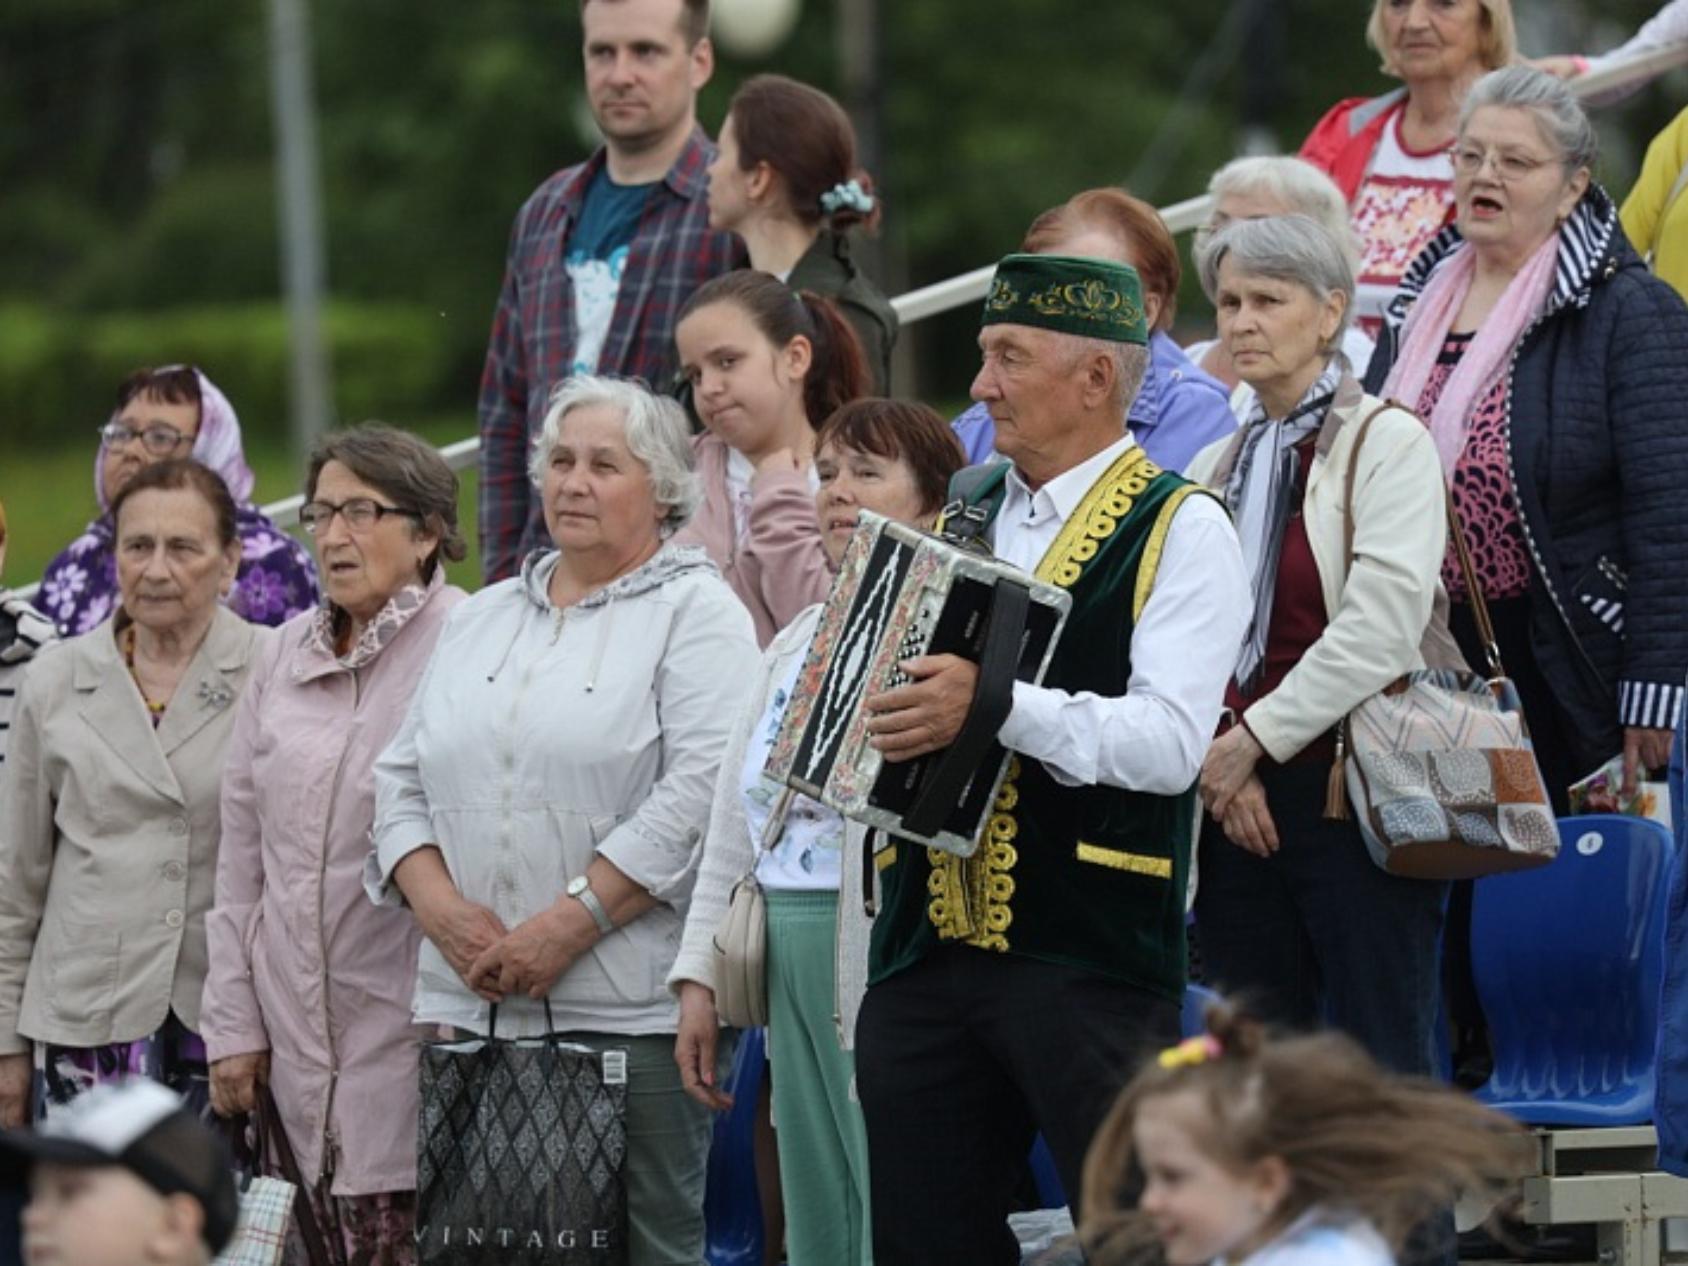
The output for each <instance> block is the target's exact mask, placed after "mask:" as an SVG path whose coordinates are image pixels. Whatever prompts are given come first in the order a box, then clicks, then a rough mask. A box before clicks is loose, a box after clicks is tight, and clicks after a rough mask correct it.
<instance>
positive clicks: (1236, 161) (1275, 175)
mask: <svg viewBox="0 0 1688 1266" xmlns="http://www.w3.org/2000/svg"><path fill="white" fill-rule="evenodd" d="M1207 191H1208V193H1209V194H1211V195H1212V196H1213V198H1214V200H1215V201H1216V202H1217V201H1218V200H1219V199H1220V198H1225V197H1232V196H1239V195H1245V194H1251V193H1263V194H1265V195H1267V196H1268V197H1271V198H1274V199H1276V200H1277V201H1279V202H1281V203H1283V204H1284V208H1285V211H1284V214H1286V215H1305V216H1310V217H1312V218H1313V219H1315V220H1317V221H1318V222H1319V223H1320V224H1322V225H1324V226H1325V231H1326V232H1328V233H1329V234H1330V235H1331V236H1332V237H1334V238H1335V239H1336V240H1337V242H1338V243H1340V244H1341V246H1342V249H1343V251H1344V253H1346V254H1347V256H1348V262H1349V264H1350V265H1351V266H1352V267H1353V268H1355V269H1356V270H1358V268H1359V265H1360V244H1359V241H1358V240H1357V239H1356V238H1355V236H1354V227H1353V224H1352V222H1351V221H1350V220H1349V218H1348V199H1346V198H1344V197H1343V196H1342V190H1341V189H1339V188H1337V186H1336V181H1334V180H1332V179H1331V178H1330V177H1329V176H1327V175H1326V174H1325V173H1324V172H1323V171H1321V170H1320V169H1319V168H1317V167H1315V166H1313V164H1312V163H1309V162H1307V161H1306V160H1304V159H1300V158H1296V157H1294V156H1292V155H1284V154H1277V155H1257V156H1254V157H1250V158H1233V159H1232V160H1231V161H1230V162H1228V163H1226V164H1225V165H1224V166H1223V167H1221V168H1220V169H1219V170H1218V171H1216V172H1214V173H1213V175H1212V177H1210V178H1209V180H1208V182H1207ZM1215 210H1217V208H1215ZM1222 227H1223V226H1219V227H1215V226H1214V225H1213V223H1212V221H1211V220H1210V221H1209V222H1208V223H1206V224H1203V225H1202V226H1201V227H1200V228H1198V229H1197V230H1196V243H1195V248H1194V252H1193V253H1194V254H1195V255H1196V256H1197V257H1199V256H1200V255H1201V253H1202V252H1203V251H1204V250H1206V249H1207V244H1208V243H1209V242H1211V241H1212V240H1213V236H1214V234H1215V233H1217V232H1219V228H1222ZM1206 284H1207V283H1206V282H1205V281H1204V282H1203V283H1202V285H1203V287H1204V289H1205V287H1206ZM1207 297H1208V301H1209V302H1212V300H1213V294H1212V292H1211V291H1210V292H1209V293H1208V296H1207Z"/></svg>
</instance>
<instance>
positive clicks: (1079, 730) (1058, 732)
mask: <svg viewBox="0 0 1688 1266" xmlns="http://www.w3.org/2000/svg"><path fill="white" fill-rule="evenodd" d="M1132 444H1133V440H1132V439H1131V437H1130V436H1124V437H1122V438H1121V439H1120V440H1118V441H1117V442H1116V443H1114V444H1111V445H1109V446H1108V447H1107V448H1105V449H1103V450H1102V451H1101V452H1100V453H1098V454H1096V456H1094V457H1092V458H1090V459H1089V460H1088V461H1086V462H1083V463H1081V464H1080V465H1078V466H1075V467H1073V468H1072V469H1071V470H1068V471H1066V472H1064V473H1062V474H1060V475H1057V476H1056V477H1055V478H1054V479H1051V480H1050V481H1049V482H1048V483H1046V484H1044V485H1043V486H1042V487H1040V488H1038V489H1037V490H1036V491H1035V492H1034V491H1032V490H1031V489H1030V488H1028V487H1027V486H1026V483H1025V481H1024V480H1023V479H1022V478H1021V477H1020V473H1019V471H1018V470H1011V471H1009V473H1008V480H1007V486H1008V491H1007V496H1006V497H1005V498H1004V500H1003V503H1002V508H1001V510H999V511H998V513H997V516H996V519H995V521H994V523H993V524H992V527H991V536H992V544H993V546H994V548H995V550H996V555H997V557H998V558H1000V559H1002V560H1003V561H1004V562H1007V563H1012V564H1013V565H1014V566H1016V567H1019V568H1022V569H1023V570H1025V571H1028V572H1031V571H1035V570H1036V569H1037V565H1038V563H1039V562H1040V561H1041V560H1042V558H1043V555H1044V554H1045V552H1046V551H1047V550H1048V549H1049V547H1050V545H1051V544H1053V543H1054V540H1055V537H1056V536H1057V534H1059V532H1060V530H1061V525H1062V524H1063V523H1065V522H1066V520H1067V518H1068V516H1069V515H1071V514H1072V513H1073V511H1074V510H1076V509H1077V508H1078V505H1079V503H1080V502H1081V501H1082V500H1083V499H1084V494H1085V493H1087V492H1089V491H1090V487H1091V485H1092V484H1094V483H1095V482H1096V481H1097V480H1098V479H1100V478H1101V477H1102V475H1103V474H1104V473H1105V472H1106V471H1107V470H1108V468H1109V467H1110V466H1112V465H1113V464H1114V462H1116V461H1117V460H1118V459H1119V457H1120V455H1121V454H1123V453H1125V452H1126V451H1127V450H1128V449H1129V448H1131V446H1132ZM1252 605H1253V600H1252V597H1251V590H1250V588H1249V581H1248V577H1247V575H1246V574H1245V573H1244V571H1243V556H1242V549H1241V547H1240V546H1239V545H1238V543H1237V534H1236V532H1235V530H1234V529H1233V528H1232V527H1231V520H1230V516H1228V515H1227V514H1226V513H1225V510H1224V508H1223V507H1221V506H1220V504H1219V503H1218V502H1217V501H1215V500H1214V499H1213V498H1212V497H1205V496H1197V497H1190V498H1188V499H1186V500H1185V501H1184V503H1183V504H1182V505H1181V506H1180V507H1179V508H1178V511H1177V513H1176V514H1175V515H1174V516H1173V519H1172V525H1171V527H1170V528H1169V529H1168V531H1167V534H1166V543H1165V546H1164V547H1163V549H1162V552H1161V558H1160V565H1159V568H1158V569H1157V571H1156V573H1155V582H1154V589H1153V590H1152V591H1151V593H1150V595H1149V600H1148V602H1147V603H1146V604H1145V605H1144V607H1143V614H1142V616H1141V618H1139V619H1138V621H1137V625H1136V628H1135V629H1134V630H1133V632H1132V635H1131V680H1130V682H1129V683H1128V685H1127V688H1126V693H1125V694H1124V695H1121V696H1112V697H1110V696H1103V695H1098V694H1094V693H1092V692H1090V691H1087V690H1086V691H1080V692H1078V693H1076V694H1071V693H1068V692H1067V691H1065V690H1053V689H1049V688H1047V687H1043V686H1033V685H1029V684H1028V683H1026V682H1023V681H1022V682H1017V683H1016V684H1015V686H1014V707H1013V710H1012V711H1011V712H1010V713H1009V714H1008V720H1007V721H1006V722H1004V723H1003V727H1002V730H1001V733H1000V735H999V737H1000V738H1001V740H1002V743H1003V745H1004V746H1005V747H1008V748H1011V749H1012V750H1014V751H1016V752H1020V753H1022V754H1023V755H1026V756H1030V757H1033V758H1035V759H1037V760H1039V761H1041V762H1042V763H1043V766H1044V768H1046V769H1047V770H1048V771H1049V772H1050V774H1051V776H1053V777H1054V778H1055V779H1056V780H1057V781H1058V782H1062V783H1066V784H1067V785H1069V786H1088V785H1094V784H1098V783H1101V784H1106V785H1108V786H1113V787H1124V788H1127V789H1129V790H1133V791H1147V792H1152V793H1154V794H1157V795H1178V794H1180V793H1182V792H1184V791H1186V790H1188V788H1189V787H1190V785H1191V784H1192V783H1194V782H1195V780H1196V775H1197V774H1198V773H1200V772H1201V763H1202V758H1203V757H1204V756H1205V755H1206V754H1207V748H1208V744H1209V743H1210V742H1211V741H1212V740H1213V732H1214V730H1215V729H1216V728H1217V726H1218V724H1219V716H1220V712H1221V711H1222V710H1223V708H1224V704H1225V686H1226V683H1227V682H1229V680H1230V678H1231V671H1232V669H1233V668H1234V667H1235V666H1236V662H1237V651H1238V648H1239V647H1240V646H1241V645H1242V639H1243V634H1244V633H1245V632H1246V631H1247V628H1248V620H1249V613H1250V611H1251V609H1252Z"/></svg>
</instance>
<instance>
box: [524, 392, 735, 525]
mask: <svg viewBox="0 0 1688 1266" xmlns="http://www.w3.org/2000/svg"><path fill="white" fill-rule="evenodd" d="M594 405H605V406H608V407H609V408H611V409H614V410H616V412H618V413H620V414H621V418H622V429H623V433H624V434H625V435H626V437H627V451H628V452H630V453H632V454H633V456H634V457H635V458H637V459H638V461H639V462H640V463H641V464H642V465H643V466H644V467H645V470H646V471H647V472H648V473H649V475H650V480H651V495H652V496H653V497H654V498H655V499H656V503H657V504H658V505H659V506H662V507H663V508H664V509H665V510H666V511H667V513H666V514H665V515H664V516H663V520H662V533H663V535H664V536H667V535H669V534H671V533H673V532H674V531H676V530H677V529H679V528H680V527H682V526H683V525H684V524H685V522H686V520H687V519H689V518H691V517H692V511H694V510H696V509H697V507H698V502H700V501H702V500H703V485H702V483H701V482H700V481H699V479H698V476H697V471H696V470H695V469H694V467H693V462H692V441H691V428H690V427H689V426H688V425H687V423H686V415H685V412H684V411H683V410H682V409H681V408H680V405H679V403H678V402H677V401H674V400H670V399H669V398H668V397H667V396H659V395H656V394H654V393H653V392H652V391H651V390H650V389H649V388H648V387H646V386H645V385H644V384H643V383H637V382H630V381H629V380H627V379H625V378H608V377H603V376H600V375H597V374H577V375H575V376H574V377H573V378H565V379H563V381H562V382H560V383H558V384H557V386H556V388H555V389H554V390H553V391H552V392H551V403H550V404H549V405H547V406H546V409H545V423H544V425H543V426H542V427H541V428H540V431H539V439H538V440H536V441H535V442H534V446H533V453H532V455H531V456H530V457H529V459H528V477H529V478H530V479H532V480H533V484H534V487H536V488H537V487H539V486H540V485H541V484H542V483H543V482H544V480H545V468H546V466H547V464H548V463H549V462H550V460H551V450H552V449H554V448H556V447H557V444H558V443H559V442H560V440H561V437H562V430H563V419H564V418H566V417H567V416H568V415H569V414H570V413H573V412H574V411H575V410H576V409H585V408H590V407H592V406H594Z"/></svg>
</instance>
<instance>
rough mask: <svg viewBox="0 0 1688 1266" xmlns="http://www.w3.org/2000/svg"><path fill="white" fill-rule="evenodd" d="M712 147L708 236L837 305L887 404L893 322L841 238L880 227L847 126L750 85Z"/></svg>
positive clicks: (777, 85)
mask: <svg viewBox="0 0 1688 1266" xmlns="http://www.w3.org/2000/svg"><path fill="white" fill-rule="evenodd" d="M717 145H718V151H717V154H716V158H715V161H714V163H712V164H711V165H710V168H709V226H710V227H711V228H714V229H728V230H731V231H732V232H734V233H737V234H738V235H739V236H740V237H742V238H743V239H744V244H745V246H746V248H747V249H748V250H749V251H750V266H751V267H752V268H756V269H760V270H761V271H762V272H766V273H772V274H773V275H774V276H776V277H778V278H780V280H782V281H785V282H787V283H788V284H789V285H790V286H791V288H792V289H793V290H796V291H800V292H801V291H804V290H812V291H814V292H815V293H816V294H821V295H825V296H827V297H828V298H829V299H831V300H832V301H833V302H834V303H836V304H837V305H838V306H839V308H840V310H842V312H843V313H844V315H845V316H846V317H847V318H848V319H849V321H850V325H851V326H852V327H853V328H854V329H855V331H856V337H857V338H859V339H861V342H862V349H863V353H864V355H865V356H866V357H867V365H868V369H869V371H870V373H871V374H872V376H873V392H874V394H875V395H881V396H883V395H887V394H889V392H890V382H891V349H892V347H893V346H895V344H896V342H897V314H896V312H895V311H894V310H893V309H892V307H891V304H890V302H889V300H887V299H886V298H885V295H884V292H883V291H881V290H880V289H879V287H878V286H876V285H874V284H873V282H871V281H869V280H868V278H867V277H866V276H865V275H863V273H862V271H861V269H859V268H858V267H857V266H856V263H855V261H854V260H853V259H852V258H851V257H850V242H849V238H848V236H847V234H848V233H849V231H850V230H851V229H853V228H857V227H865V228H868V229H872V228H874V227H876V226H877V224H878V221H879V200H878V198H877V197H875V196H874V192H873V181H872V179H871V178H870V177H869V176H868V174H867V173H866V172H865V171H863V170H862V169H861V168H859V167H857V166H856V133H855V129H854V128H852V127H851V126H850V116H849V115H847V114H845V113H844V111H843V109H842V108H841V107H840V106H839V104H838V103H837V102H836V101H834V100H833V99H832V98H831V97H829V96H827V95H826V93H824V92H821V91H820V90H819V89H816V88H811V87H809V85H808V84H802V83H798V82H797V81H796V80H794V79H787V78H786V77H785V76H784V75H757V76H756V77H755V78H753V79H748V80H746V81H745V82H744V84H743V85H742V86H741V87H740V88H739V90H738V91H737V92H736V93H734V94H733V99H732V101H731V102H730V103H729V104H728V106H727V117H726V120H725V121H724V122H723V123H722V124H721V136H720V139H719V141H718V143H717ZM817 421H819V419H817Z"/></svg>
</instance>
